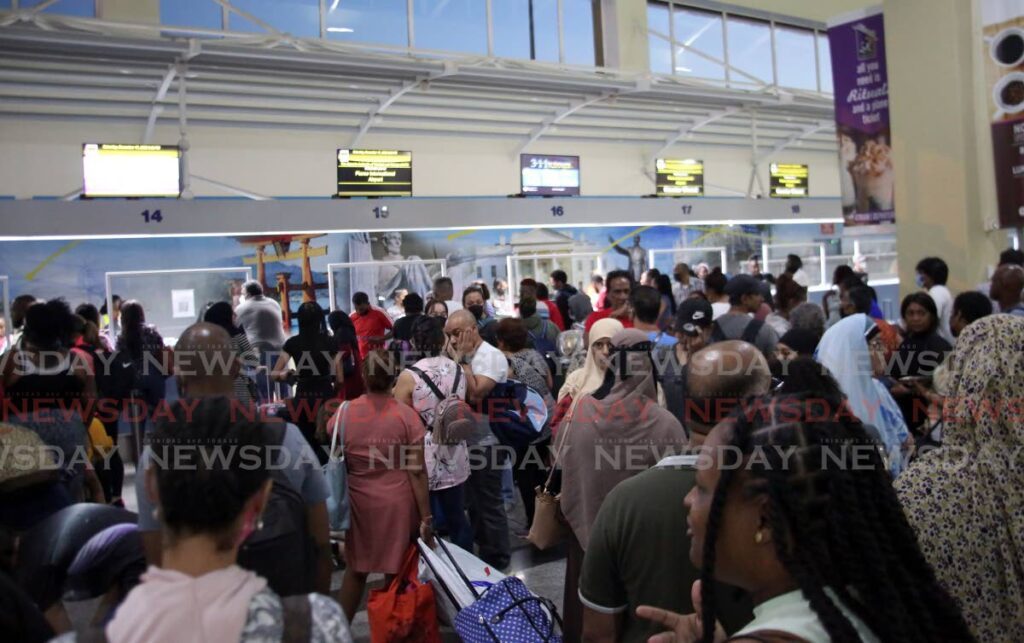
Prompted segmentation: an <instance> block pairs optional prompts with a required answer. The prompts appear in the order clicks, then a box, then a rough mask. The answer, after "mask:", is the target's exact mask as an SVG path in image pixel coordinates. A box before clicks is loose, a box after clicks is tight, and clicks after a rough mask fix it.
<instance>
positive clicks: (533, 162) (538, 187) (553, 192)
mask: <svg viewBox="0 0 1024 643" xmlns="http://www.w3.org/2000/svg"><path fill="white" fill-rule="evenodd" d="M519 167H520V178H521V181H522V183H521V185H522V191H523V194H537V195H543V196H579V195H580V157H578V156H545V155H543V154H521V155H520V156H519Z"/></svg>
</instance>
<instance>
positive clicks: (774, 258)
mask: <svg viewBox="0 0 1024 643" xmlns="http://www.w3.org/2000/svg"><path fill="white" fill-rule="evenodd" d="M763 249H764V250H763V255H764V257H763V258H762V266H761V270H763V271H764V272H767V273H769V274H773V275H780V274H782V273H783V272H785V271H786V257H787V256H788V255H791V254H793V255H796V256H798V257H800V259H801V260H802V261H803V262H804V272H806V273H807V278H808V279H809V280H810V285H811V286H820V285H825V284H827V283H829V282H830V281H831V279H830V277H829V276H828V275H827V274H826V270H825V266H826V252H825V244H824V243H766V244H764V246H763Z"/></svg>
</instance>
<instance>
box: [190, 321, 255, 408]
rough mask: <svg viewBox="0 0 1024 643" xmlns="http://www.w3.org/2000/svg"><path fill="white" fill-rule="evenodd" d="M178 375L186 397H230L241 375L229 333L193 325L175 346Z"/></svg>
mask: <svg viewBox="0 0 1024 643" xmlns="http://www.w3.org/2000/svg"><path fill="white" fill-rule="evenodd" d="M174 361H175V374H176V376H177V378H178V386H179V388H180V389H181V395H182V396H183V397H184V396H186V392H187V396H188V397H201V396H206V395H228V396H230V395H231V394H232V392H233V390H234V380H235V376H237V375H238V372H239V363H238V358H237V357H236V356H235V351H234V348H233V347H232V345H231V336H230V335H228V332H227V331H226V330H224V329H223V328H221V327H220V326H217V325H215V324H208V323H206V322H200V323H198V324H192V325H191V326H189V327H188V328H186V329H185V332H183V333H182V334H181V337H179V338H178V343H177V344H175V346H174Z"/></svg>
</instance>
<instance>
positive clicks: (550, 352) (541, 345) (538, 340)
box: [526, 319, 558, 374]
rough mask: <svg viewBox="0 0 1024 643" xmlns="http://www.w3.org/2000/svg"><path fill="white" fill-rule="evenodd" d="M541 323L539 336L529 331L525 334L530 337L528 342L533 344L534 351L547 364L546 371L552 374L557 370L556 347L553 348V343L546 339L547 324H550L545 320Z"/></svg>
mask: <svg viewBox="0 0 1024 643" xmlns="http://www.w3.org/2000/svg"><path fill="white" fill-rule="evenodd" d="M541 322H542V324H543V325H542V326H541V327H540V330H541V332H540V333H539V334H537V335H534V334H533V333H532V332H530V331H526V332H527V334H528V335H529V336H530V340H531V341H532V342H533V348H534V350H536V351H537V352H538V353H540V356H541V357H543V358H544V361H545V362H547V365H548V370H550V371H551V373H552V374H554V373H555V372H556V370H557V369H556V368H555V357H556V356H557V355H558V347H556V346H555V343H554V342H553V341H551V340H550V339H548V334H547V332H546V331H547V329H548V324H550V323H551V322H549V321H548V320H546V319H544V320H541Z"/></svg>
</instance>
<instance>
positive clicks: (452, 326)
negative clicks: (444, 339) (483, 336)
mask: <svg viewBox="0 0 1024 643" xmlns="http://www.w3.org/2000/svg"><path fill="white" fill-rule="evenodd" d="M473 326H476V317H474V316H473V313H471V312H469V311H468V310H466V309H465V308H462V309H460V310H456V311H455V312H454V313H452V314H451V315H448V321H447V322H446V323H445V325H444V330H445V332H448V331H449V330H457V329H462V328H471V327H473Z"/></svg>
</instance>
